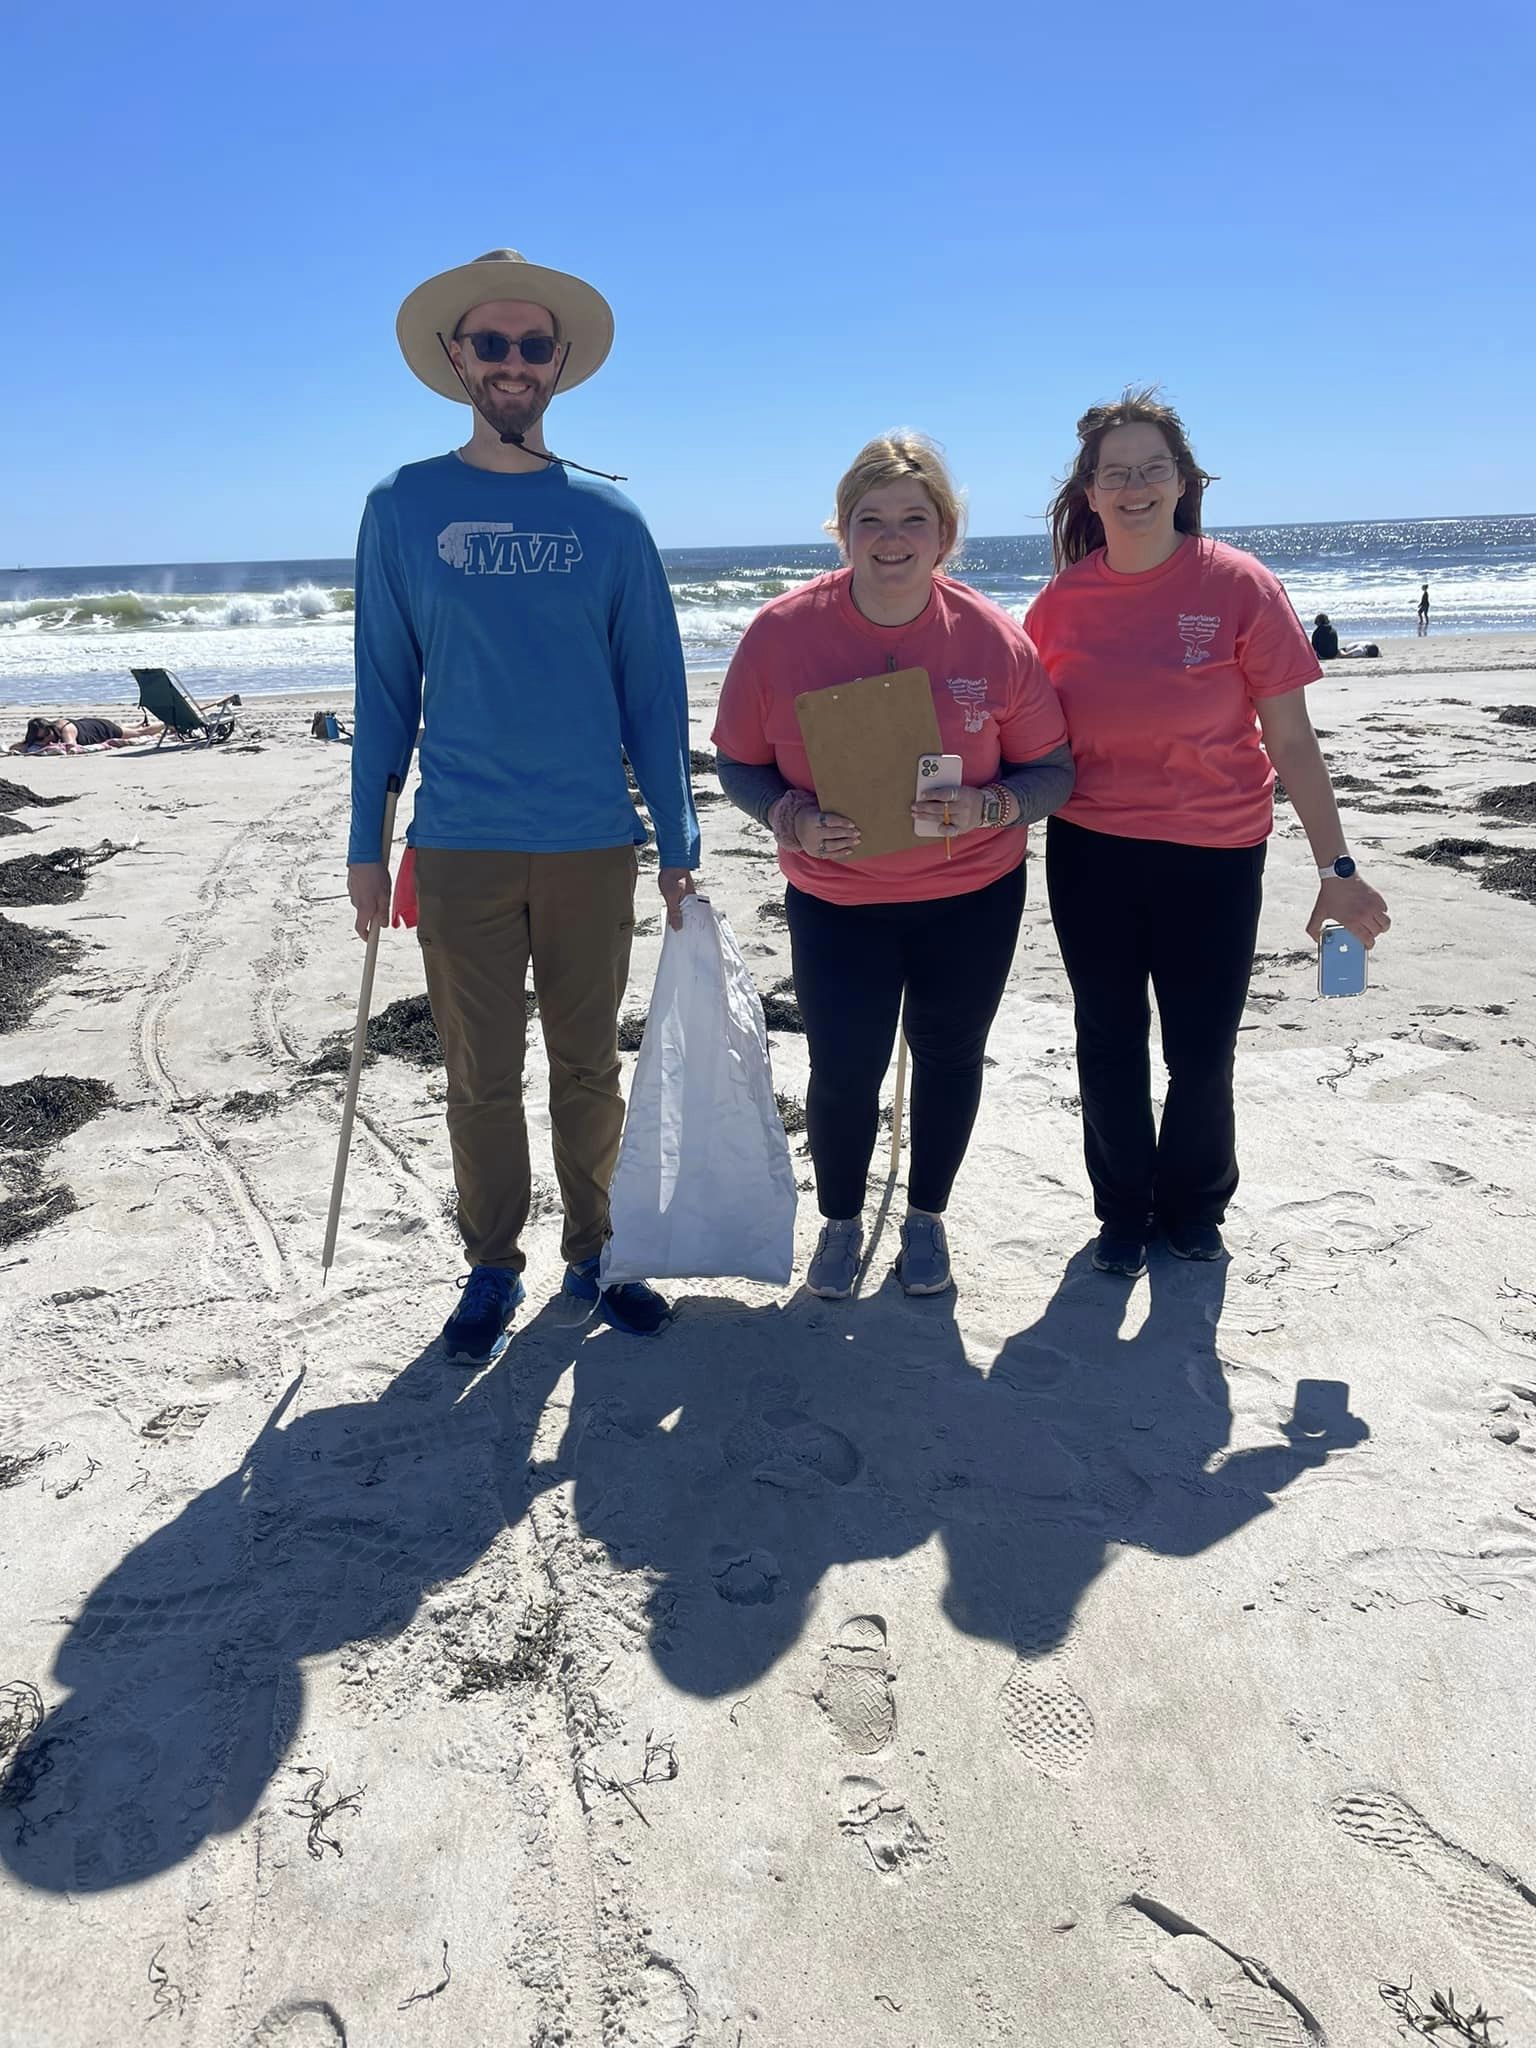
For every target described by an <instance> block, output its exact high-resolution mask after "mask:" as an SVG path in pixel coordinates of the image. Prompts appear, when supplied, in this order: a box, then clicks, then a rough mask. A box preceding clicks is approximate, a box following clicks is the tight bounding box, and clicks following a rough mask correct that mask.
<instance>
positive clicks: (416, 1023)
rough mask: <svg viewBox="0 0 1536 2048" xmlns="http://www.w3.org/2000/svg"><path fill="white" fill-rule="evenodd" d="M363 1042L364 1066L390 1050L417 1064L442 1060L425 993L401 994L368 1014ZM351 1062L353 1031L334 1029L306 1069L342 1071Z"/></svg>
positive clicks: (317, 1072) (433, 1064) (435, 1028)
mask: <svg viewBox="0 0 1536 2048" xmlns="http://www.w3.org/2000/svg"><path fill="white" fill-rule="evenodd" d="M366 1043H367V1047H368V1050H367V1052H366V1053H365V1054H364V1055H363V1064H364V1065H365V1066H369V1065H371V1064H372V1062H373V1060H374V1059H375V1058H376V1057H377V1055H378V1054H379V1053H381V1052H387V1053H392V1054H393V1055H394V1057H395V1058H396V1059H399V1060H409V1061H410V1063H411V1065H412V1066H416V1067H440V1066H441V1065H442V1064H443V1046H442V1040H441V1039H440V1038H439V1037H438V1035H437V1026H436V1025H435V1024H434V1023H433V1022H432V1005H431V1004H430V1003H429V1002H428V1000H427V998H426V997H425V996H402V997H401V998H400V1000H399V1001H398V1002H396V1003H391V1004H389V1006H388V1007H387V1008H386V1009H383V1010H380V1012H379V1014H378V1015H377V1017H370V1018H369V1019H368V1037H367V1041H366ZM351 1064H352V1033H351V1032H350V1031H333V1032H332V1033H331V1035H330V1037H329V1038H327V1039H326V1040H325V1041H324V1043H323V1044H322V1045H321V1047H320V1051H319V1053H318V1054H317V1055H316V1056H315V1058H314V1059H312V1060H311V1061H310V1063H309V1066H308V1068H307V1069H306V1071H307V1072H309V1073H311V1074H344V1073H345V1072H346V1071H347V1069H348V1067H349V1066H351Z"/></svg>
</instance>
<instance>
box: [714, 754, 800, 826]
mask: <svg viewBox="0 0 1536 2048" xmlns="http://www.w3.org/2000/svg"><path fill="white" fill-rule="evenodd" d="M715 773H716V774H717V775H718V776H719V778H720V787H721V788H722V789H723V790H724V791H725V793H726V795H727V796H728V797H729V798H730V800H731V802H732V803H733V804H734V805H735V806H736V808H737V810H738V811H745V812H746V814H747V816H748V817H749V818H756V820H757V822H758V824H759V825H766V824H767V823H768V813H769V811H770V809H771V808H772V807H773V805H774V804H776V803H777V802H778V800H779V798H780V797H781V796H782V795H783V794H784V792H785V790H786V789H788V787H789V784H788V783H787V782H786V781H785V780H784V778H783V776H782V775H781V774H780V773H779V771H778V769H777V768H775V766H774V765H773V763H772V762H771V761H768V762H765V763H764V765H763V766H762V767H760V768H759V767H757V766H755V765H754V764H753V763H752V762H750V761H733V760H732V759H731V757H730V755H729V754H722V753H721V752H720V751H719V750H718V748H717V749H716V752H715Z"/></svg>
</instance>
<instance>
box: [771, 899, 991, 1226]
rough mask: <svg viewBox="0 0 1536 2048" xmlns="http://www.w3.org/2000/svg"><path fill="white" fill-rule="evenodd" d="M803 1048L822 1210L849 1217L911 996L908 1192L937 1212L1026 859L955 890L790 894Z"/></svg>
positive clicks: (972, 1089)
mask: <svg viewBox="0 0 1536 2048" xmlns="http://www.w3.org/2000/svg"><path fill="white" fill-rule="evenodd" d="M785 908H786V909H787V911H788V913H789V937H790V945H791V948H792V951H793V959H794V974H795V994H796V996H797V997H798V998H799V1002H800V1013H801V1015H802V1017H803V1018H804V1019H805V1037H806V1045H807V1047H808V1049H809V1051H810V1055H811V1085H810V1091H809V1093H808V1095H807V1097H806V1105H805V1110H806V1124H807V1128H808V1130H809V1133H810V1140H811V1159H812V1162H813V1164H814V1165H815V1169H816V1194H817V1199H818V1200H819V1202H820V1204H821V1213H822V1215H823V1216H836V1217H844V1216H857V1215H858V1214H859V1213H860V1211H861V1210H862V1209H863V1207H864V1196H865V1193H866V1190H867V1188H868V1183H869V1162H870V1158H871V1156H872V1154H873V1152H874V1149H875V1136H876V1132H877V1131H878V1129H879V1121H880V1083H881V1081H882V1080H883V1079H884V1078H885V1070H886V1068H887V1067H888V1066H889V1065H890V1063H891V1049H892V1047H893V1046H894V1045H895V1043H896V1023H897V1019H898V1017H899V1016H900V1014H901V1008H902V997H903V995H905V997H906V1034H907V1043H908V1045H910V1046H911V1048H912V1153H911V1165H910V1170H909V1173H908V1177H907V1195H908V1199H909V1200H910V1202H911V1203H912V1206H913V1207H914V1208H915V1209H931V1210H932V1211H933V1212H934V1213H935V1214H936V1215H937V1214H942V1212H943V1210H944V1209H945V1207H946V1206H947V1204H948V1202H949V1192H950V1189H951V1188H952V1187H953V1186H954V1180H955V1175H956V1174H957V1173H958V1172H959V1170H960V1162H961V1160H962V1159H964V1157H965V1148H966V1146H967V1144H968V1143H969V1142H970V1136H971V1126H972V1125H973V1124H974V1123H975V1121H976V1111H977V1109H978V1107H979V1106H980V1103H981V1071H982V1056H983V1054H984V1053H985V1051H986V1048H987V1033H988V1031H989V1030H990V1029H991V1025H992V1019H993V1018H994V1017H995V1016H996V1014H997V1006H998V1004H999V1003H1000V1002H1001V1001H1002V998H1003V989H1004V987H1005V985H1006V983H1007V980H1008V971H1009V969H1010V968H1011V967H1012V965H1013V954H1014V948H1015V946H1016V945H1017V944H1018V937H1019V919H1020V918H1021V917H1022V916H1023V913H1024V863H1023V862H1022V861H1020V863H1019V865H1018V866H1017V867H1016V868H1014V869H1013V871H1012V872H1011V873H1009V874H1006V875H1004V876H1003V877H1002V878H1001V880H1000V881H996V882H989V883H988V884H987V886H986V887H985V888H984V889H974V890H972V891H970V893H969V894H967V895H964V896H942V897H933V898H930V899H929V900H928V901H926V902H922V903H826V902H824V901H823V900H822V899H821V897H819V896H811V895H808V894H807V893H806V892H805V891H804V890H803V889H796V888H794V887H793V886H791V887H790V889H789V890H788V892H787V894H786V896H785Z"/></svg>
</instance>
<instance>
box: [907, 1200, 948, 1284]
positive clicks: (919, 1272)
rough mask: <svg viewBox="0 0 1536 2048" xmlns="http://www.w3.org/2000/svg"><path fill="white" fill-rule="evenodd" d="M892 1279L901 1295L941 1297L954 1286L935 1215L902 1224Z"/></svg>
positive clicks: (909, 1220)
mask: <svg viewBox="0 0 1536 2048" xmlns="http://www.w3.org/2000/svg"><path fill="white" fill-rule="evenodd" d="M896 1278H897V1279H898V1280H899V1281H900V1282H901V1291H902V1293H903V1294H942V1293H943V1292H944V1290H945V1289H946V1288H947V1287H950V1286H952V1285H953V1284H954V1283H953V1282H952V1280H951V1279H950V1275H949V1246H948V1244H947V1243H946V1242H945V1238H944V1225H943V1224H942V1223H941V1222H940V1220H939V1218H938V1217H937V1216H909V1217H908V1218H907V1220H906V1222H905V1223H903V1224H902V1226H901V1252H900V1254H899V1256H898V1257H897V1260H896Z"/></svg>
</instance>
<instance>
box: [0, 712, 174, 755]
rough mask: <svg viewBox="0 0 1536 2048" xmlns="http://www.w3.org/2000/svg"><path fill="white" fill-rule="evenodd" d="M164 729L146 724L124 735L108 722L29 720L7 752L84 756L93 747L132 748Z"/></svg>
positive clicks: (110, 720) (116, 726) (54, 719)
mask: <svg viewBox="0 0 1536 2048" xmlns="http://www.w3.org/2000/svg"><path fill="white" fill-rule="evenodd" d="M163 730H164V728H163V727H162V726H159V725H151V724H150V723H149V722H148V720H146V721H145V723H144V724H143V725H138V726H135V727H134V729H133V731H132V732H124V731H123V728H122V727H121V726H120V725H119V724H118V723H117V721H116V720H115V719H111V718H29V719H28V720H27V729H26V732H25V733H24V734H23V735H22V737H21V738H20V739H19V740H15V741H13V742H12V744H11V745H10V746H9V747H8V748H7V749H6V752H7V753H10V754H83V753H86V752H88V751H89V750H90V749H92V748H95V747H131V746H132V745H133V744H134V743H135V741H137V740H144V739H151V740H152V739H153V738H154V737H155V735H156V734H157V733H159V732H162V731H163Z"/></svg>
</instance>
